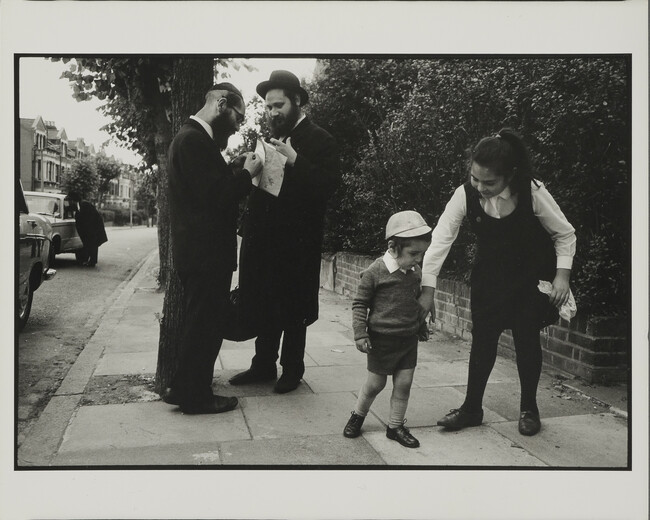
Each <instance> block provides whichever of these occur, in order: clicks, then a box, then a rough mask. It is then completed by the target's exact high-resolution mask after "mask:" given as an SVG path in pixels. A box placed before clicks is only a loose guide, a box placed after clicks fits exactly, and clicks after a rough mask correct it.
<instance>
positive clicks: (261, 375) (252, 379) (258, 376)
mask: <svg viewBox="0 0 650 520" xmlns="http://www.w3.org/2000/svg"><path fill="white" fill-rule="evenodd" d="M277 377H278V373H277V371H276V370H275V369H274V370H272V371H271V370H270V371H268V372H267V371H262V370H255V369H253V368H249V369H248V370H246V371H244V372H240V373H239V374H237V375H234V376H233V377H231V378H230V379H229V380H228V382H229V383H230V384H231V385H235V386H236V385H250V384H253V383H265V382H266V381H273V380H274V379H276V378H277Z"/></svg>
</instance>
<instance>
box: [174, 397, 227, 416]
mask: <svg viewBox="0 0 650 520" xmlns="http://www.w3.org/2000/svg"><path fill="white" fill-rule="evenodd" d="M237 403H239V401H238V400H237V398H236V397H225V396H222V395H215V396H214V397H213V399H212V401H207V402H204V403H197V404H190V405H183V404H182V405H181V411H182V412H183V413H186V414H191V415H194V414H207V413H223V412H229V411H230V410H234V409H235V408H236V407H237Z"/></svg>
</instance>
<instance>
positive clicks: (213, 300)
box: [163, 83, 262, 414]
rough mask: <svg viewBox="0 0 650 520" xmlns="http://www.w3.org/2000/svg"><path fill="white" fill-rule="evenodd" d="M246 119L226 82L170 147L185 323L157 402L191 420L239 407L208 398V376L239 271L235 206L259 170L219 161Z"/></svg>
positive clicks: (255, 160) (258, 165)
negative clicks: (175, 361)
mask: <svg viewBox="0 0 650 520" xmlns="http://www.w3.org/2000/svg"><path fill="white" fill-rule="evenodd" d="M244 112H245V106H244V100H243V98H242V95H241V92H239V90H238V89H237V88H235V87H234V86H233V85H232V84H230V83H220V84H217V85H215V86H213V87H212V88H211V89H210V90H209V91H208V93H207V94H206V96H205V105H204V106H203V107H202V108H201V110H199V111H198V112H197V113H196V115H194V116H190V119H189V120H188V121H187V122H186V123H185V124H184V125H183V126H182V127H181V129H180V130H179V132H178V134H177V135H176V136H175V137H174V140H173V141H172V144H171V146H170V147H169V153H168V162H169V188H168V189H169V210H170V215H169V216H170V224H171V238H172V253H173V261H174V267H175V268H176V270H177V271H178V274H179V277H180V280H181V283H182V285H183V295H184V305H185V322H184V324H183V331H182V341H183V345H182V349H181V358H180V362H179V366H178V369H177V371H176V373H175V375H174V377H173V378H172V383H171V387H170V388H169V389H167V390H166V391H165V392H164V394H163V400H164V401H165V402H167V403H169V404H178V405H180V407H181V411H183V412H184V413H189V414H205V413H221V412H227V411H229V410H232V409H233V408H235V407H236V406H237V402H238V401H237V398H235V397H223V396H219V395H213V393H212V376H213V372H214V364H215V361H216V359H217V356H218V354H219V350H220V349H221V343H222V341H223V330H224V325H225V324H224V320H223V317H224V316H225V310H226V306H227V304H228V298H229V295H230V284H231V280H232V274H233V271H235V270H236V268H237V217H238V209H239V206H238V201H239V200H240V199H243V198H244V197H245V196H246V195H247V194H248V192H249V191H250V189H251V184H252V183H251V179H252V178H253V177H255V176H257V175H258V174H259V173H260V172H261V169H262V162H261V160H260V158H259V157H258V156H256V155H255V154H252V153H249V154H247V156H246V158H245V161H244V164H243V168H241V164H239V167H233V166H231V165H228V164H226V161H225V160H224V158H223V156H222V155H221V150H223V149H224V148H225V147H226V146H227V145H228V138H229V137H230V136H231V135H233V134H234V133H235V132H236V131H238V130H239V127H240V125H241V123H242V122H243V120H244Z"/></svg>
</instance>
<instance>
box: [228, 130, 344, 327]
mask: <svg viewBox="0 0 650 520" xmlns="http://www.w3.org/2000/svg"><path fill="white" fill-rule="evenodd" d="M289 137H290V138H291V145H292V146H293V148H294V150H296V152H297V154H298V157H297V159H296V162H295V164H294V165H293V166H292V167H289V166H288V167H286V168H285V174H284V180H283V183H282V189H281V190H280V194H279V196H278V197H277V198H276V197H273V196H272V195H269V194H268V193H266V192H265V191H262V190H259V189H254V190H253V191H252V192H251V195H250V197H249V199H248V206H247V210H246V213H245V215H244V222H243V227H242V232H243V233H242V235H243V241H242V250H241V255H240V272H239V285H240V289H241V294H242V298H243V300H245V301H247V302H253V303H255V304H256V306H257V310H256V311H255V310H253V311H251V312H255V315H259V316H263V317H264V318H268V319H269V320H270V321H272V322H273V323H275V324H280V325H282V326H286V325H292V324H303V325H309V324H311V323H313V322H314V321H316V319H317V318H318V289H319V286H320V261H321V244H322V241H323V221H324V216H325V209H326V205H327V200H328V199H329V197H330V196H331V194H332V193H333V192H334V190H335V189H336V187H337V186H338V183H339V180H340V167H339V155H338V149H337V145H336V142H335V141H334V138H333V137H332V136H331V135H330V134H329V133H327V132H326V131H325V130H323V129H322V128H321V127H319V126H318V125H316V124H314V123H313V122H311V121H310V120H309V119H308V118H305V119H303V120H302V121H301V122H300V124H299V125H298V126H297V127H296V128H294V129H293V130H292V132H291V133H290V135H289Z"/></svg>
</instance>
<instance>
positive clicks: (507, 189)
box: [490, 186, 512, 200]
mask: <svg viewBox="0 0 650 520" xmlns="http://www.w3.org/2000/svg"><path fill="white" fill-rule="evenodd" d="M510 197H512V192H511V191H510V186H506V187H505V188H504V190H503V191H502V192H501V193H499V194H498V195H495V196H494V197H490V199H496V198H501V199H503V200H508V199H509V198H510Z"/></svg>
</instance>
